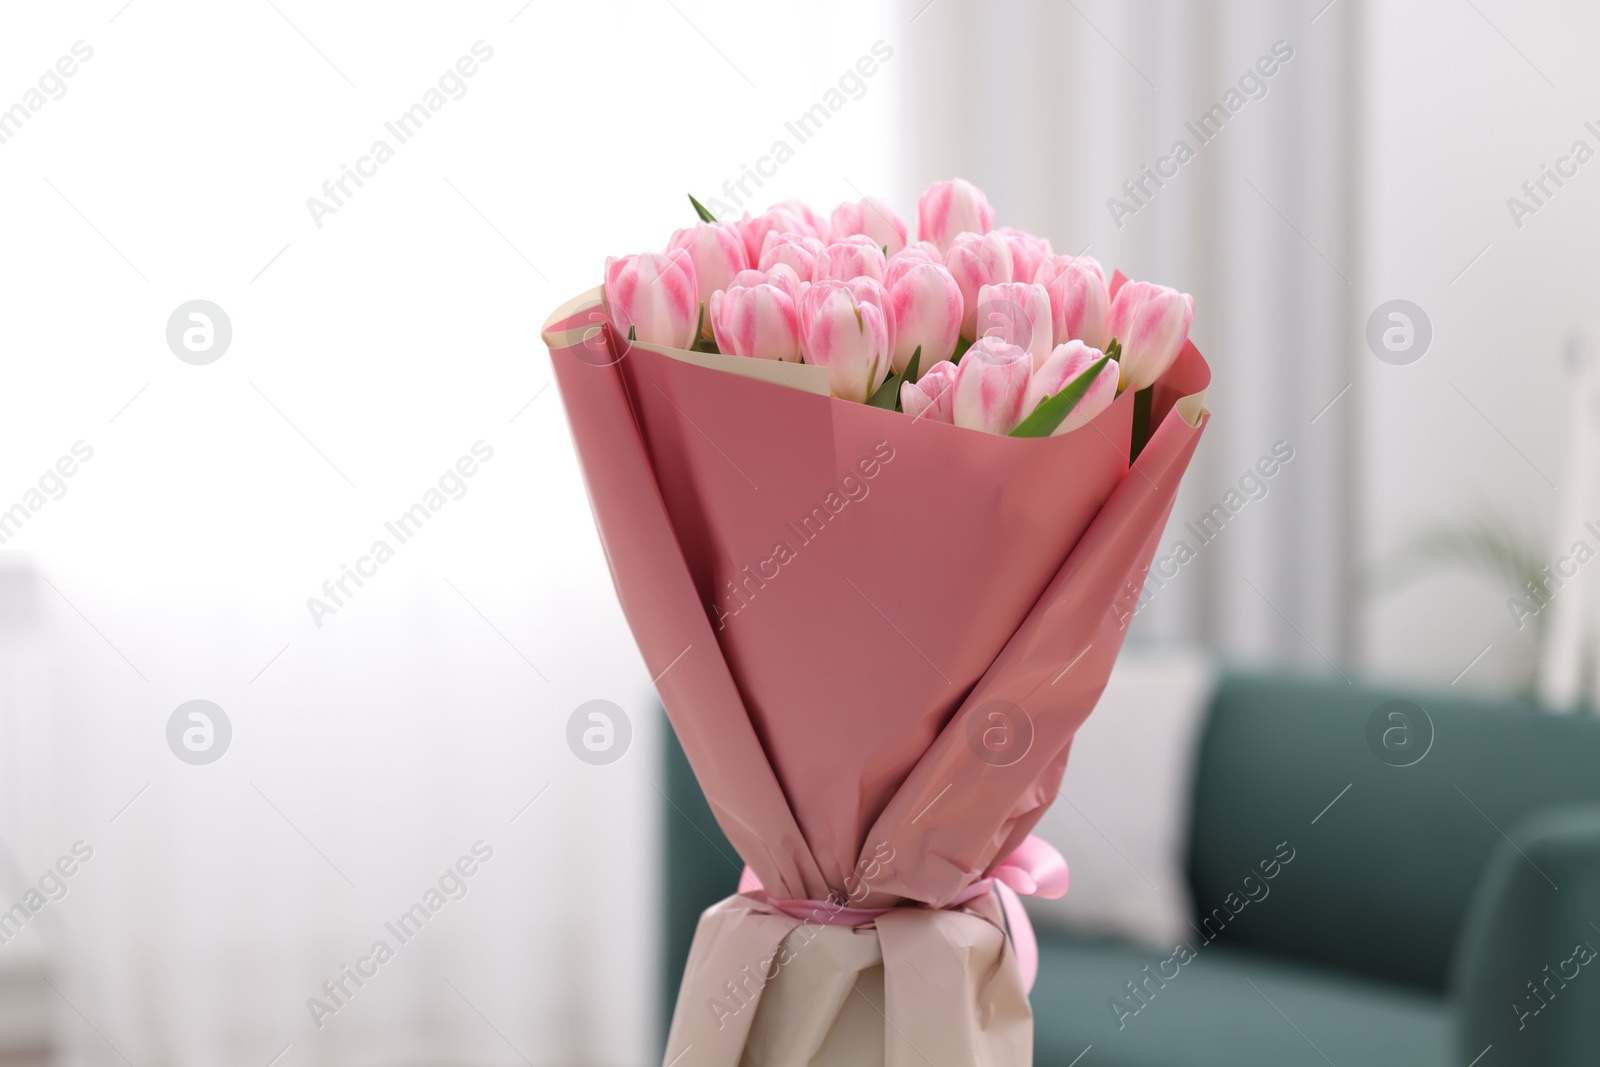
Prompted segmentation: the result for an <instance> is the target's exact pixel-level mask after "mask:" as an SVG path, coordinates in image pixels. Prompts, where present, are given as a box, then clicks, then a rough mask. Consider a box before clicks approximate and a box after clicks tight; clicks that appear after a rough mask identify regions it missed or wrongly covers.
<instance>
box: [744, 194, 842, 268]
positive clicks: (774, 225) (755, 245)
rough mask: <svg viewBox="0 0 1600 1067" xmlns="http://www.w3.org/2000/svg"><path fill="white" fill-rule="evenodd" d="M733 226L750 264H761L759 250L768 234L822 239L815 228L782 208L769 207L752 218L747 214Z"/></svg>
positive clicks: (800, 217)
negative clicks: (736, 230)
mask: <svg viewBox="0 0 1600 1067" xmlns="http://www.w3.org/2000/svg"><path fill="white" fill-rule="evenodd" d="M734 225H735V226H737V227H739V236H741V237H743V238H744V249H745V254H746V255H747V256H749V257H750V262H751V263H759V262H761V249H762V247H763V246H764V245H765V244H766V241H767V234H769V233H773V232H776V233H802V234H805V235H806V236H807V237H815V238H817V239H818V240H821V239H822V235H821V234H819V233H818V232H817V229H816V227H815V226H813V225H811V223H809V222H807V221H806V220H805V219H804V218H803V217H802V216H800V215H799V214H797V213H795V212H794V211H791V210H790V209H788V208H786V207H782V206H779V207H769V208H768V209H767V210H765V211H763V212H762V213H761V214H759V215H756V216H753V217H752V216H750V215H748V214H747V215H745V217H744V218H742V219H740V220H739V221H738V222H736V223H734Z"/></svg>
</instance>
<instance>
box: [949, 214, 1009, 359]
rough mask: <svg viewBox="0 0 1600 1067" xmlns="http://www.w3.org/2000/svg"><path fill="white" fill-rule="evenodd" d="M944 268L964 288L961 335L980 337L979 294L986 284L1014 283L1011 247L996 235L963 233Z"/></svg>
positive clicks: (953, 244)
mask: <svg viewBox="0 0 1600 1067" xmlns="http://www.w3.org/2000/svg"><path fill="white" fill-rule="evenodd" d="M944 265H945V266H946V267H948V268H949V269H950V273H951V274H952V275H953V276H954V277H955V280H956V284H957V285H959V286H960V287H961V303H962V309H961V336H962V337H965V338H967V339H968V340H969V341H970V340H974V339H976V338H977V336H978V335H977V333H976V332H975V330H974V328H973V327H974V325H975V323H976V322H977V315H978V293H979V291H980V290H981V289H982V288H983V287H984V286H986V285H1000V284H1001V283H1003V282H1009V281H1010V280H1011V248H1010V246H1008V245H1007V244H1006V239H1005V238H1004V237H1001V236H1000V235H999V234H997V233H990V234H976V233H963V234H961V235H959V236H958V237H956V238H955V240H954V241H953V242H952V243H951V245H950V251H949V252H947V253H946V254H945V261H944Z"/></svg>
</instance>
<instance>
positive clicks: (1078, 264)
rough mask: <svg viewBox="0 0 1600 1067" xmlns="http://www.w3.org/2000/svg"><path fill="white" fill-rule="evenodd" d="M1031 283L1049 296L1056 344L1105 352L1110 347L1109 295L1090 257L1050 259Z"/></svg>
mask: <svg viewBox="0 0 1600 1067" xmlns="http://www.w3.org/2000/svg"><path fill="white" fill-rule="evenodd" d="M1033 280H1034V281H1035V282H1038V283H1039V284H1040V285H1042V286H1044V288H1045V291H1046V292H1047V293H1049V294H1050V314H1051V321H1052V323H1053V326H1052V332H1053V334H1054V340H1055V343H1056V344H1058V345H1059V344H1065V343H1066V342H1067V341H1082V342H1083V343H1084V344H1086V345H1088V346H1089V347H1090V348H1098V349H1100V350H1101V351H1104V350H1105V347H1106V345H1108V344H1110V343H1111V330H1110V326H1109V317H1110V313H1111V294H1110V292H1109V291H1108V290H1107V289H1106V272H1105V270H1104V269H1103V268H1102V267H1101V266H1100V263H1099V261H1097V260H1095V259H1092V258H1090V257H1089V256H1051V257H1050V258H1049V259H1047V260H1045V261H1044V262H1043V263H1041V264H1040V265H1039V270H1038V272H1037V273H1036V274H1035V275H1034V278H1033Z"/></svg>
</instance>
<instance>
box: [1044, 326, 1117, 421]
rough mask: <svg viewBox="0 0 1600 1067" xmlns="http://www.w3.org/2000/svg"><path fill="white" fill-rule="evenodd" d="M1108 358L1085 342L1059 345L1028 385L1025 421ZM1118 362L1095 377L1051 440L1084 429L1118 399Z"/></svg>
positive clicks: (1069, 342)
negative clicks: (1096, 363) (1080, 427)
mask: <svg viewBox="0 0 1600 1067" xmlns="http://www.w3.org/2000/svg"><path fill="white" fill-rule="evenodd" d="M1103 355H1105V353H1104V352H1101V351H1100V350H1099V349H1097V348H1090V347H1089V346H1088V345H1086V344H1084V343H1083V342H1082V341H1068V342H1067V343H1066V344H1063V345H1056V347H1055V351H1053V352H1051V353H1050V357H1049V358H1048V359H1046V360H1045V361H1044V366H1042V367H1040V368H1039V369H1038V370H1036V371H1034V372H1033V378H1032V379H1031V380H1030V381H1029V382H1028V394H1027V397H1026V398H1025V399H1024V400H1023V402H1022V412H1023V417H1024V418H1026V417H1027V416H1028V415H1031V414H1033V409H1034V408H1036V407H1038V406H1039V403H1040V401H1042V400H1044V399H1045V397H1049V396H1054V395H1056V394H1057V393H1059V392H1061V390H1062V389H1064V388H1066V386H1067V383H1069V382H1071V381H1072V380H1073V379H1074V378H1076V377H1078V375H1080V374H1082V373H1083V372H1084V371H1086V370H1088V369H1089V368H1090V367H1091V366H1093V365H1094V363H1095V361H1096V360H1098V359H1099V358H1100V357H1101V356H1103ZM1118 373H1119V372H1118V368H1117V361H1116V360H1114V359H1113V360H1110V361H1109V362H1107V363H1106V365H1105V366H1104V367H1101V368H1100V373H1099V374H1097V375H1095V377H1094V381H1093V382H1091V383H1090V385H1089V391H1088V392H1087V393H1084V394H1083V396H1082V398H1080V399H1079V401H1078V402H1077V404H1075V405H1074V406H1073V408H1072V411H1071V412H1069V413H1068V414H1067V417H1066V418H1065V419H1063V420H1062V421H1061V425H1060V426H1057V427H1056V428H1055V431H1054V432H1052V433H1051V435H1050V436H1051V437H1058V436H1060V435H1061V434H1064V433H1067V432H1068V431H1070V430H1076V429H1077V428H1078V427H1079V426H1085V425H1087V424H1088V423H1089V420H1090V419H1092V418H1094V417H1095V416H1096V415H1098V414H1100V413H1101V412H1102V411H1104V410H1105V409H1106V408H1108V407H1110V406H1111V402H1112V401H1113V400H1115V399H1116V398H1117V378H1118Z"/></svg>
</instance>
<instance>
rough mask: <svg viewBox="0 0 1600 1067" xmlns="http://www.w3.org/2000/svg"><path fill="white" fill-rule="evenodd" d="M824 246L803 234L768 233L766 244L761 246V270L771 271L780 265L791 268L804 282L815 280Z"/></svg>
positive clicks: (771, 231)
mask: <svg viewBox="0 0 1600 1067" xmlns="http://www.w3.org/2000/svg"><path fill="white" fill-rule="evenodd" d="M822 248H823V244H822V242H821V241H819V240H817V239H816V238H815V237H810V236H807V235H806V234H803V233H779V232H778V231H777V230H769V231H767V237H766V243H765V244H763V245H762V246H761V261H760V268H761V269H762V270H771V269H772V268H773V267H774V266H776V265H777V264H779V263H782V264H785V265H786V266H788V267H789V268H791V269H792V270H793V271H794V272H795V275H796V277H798V278H799V279H800V280H801V281H803V282H809V281H812V280H813V274H814V272H815V270H816V266H817V257H818V256H820V255H822Z"/></svg>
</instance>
